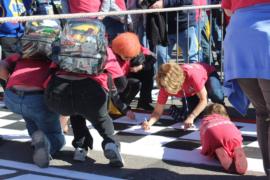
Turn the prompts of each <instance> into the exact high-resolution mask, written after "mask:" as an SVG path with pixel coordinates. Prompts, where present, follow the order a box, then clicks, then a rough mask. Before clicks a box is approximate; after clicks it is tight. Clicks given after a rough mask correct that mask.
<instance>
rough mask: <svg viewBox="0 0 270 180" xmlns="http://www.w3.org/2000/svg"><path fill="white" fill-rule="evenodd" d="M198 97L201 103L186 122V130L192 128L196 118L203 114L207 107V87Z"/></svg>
mask: <svg viewBox="0 0 270 180" xmlns="http://www.w3.org/2000/svg"><path fill="white" fill-rule="evenodd" d="M197 96H198V97H199V103H198V104H197V106H196V107H195V109H194V110H193V111H192V112H191V113H190V114H189V116H188V117H187V118H186V120H185V121H184V126H185V129H186V128H190V127H191V126H192V125H193V122H194V120H195V118H196V117H197V116H198V115H199V114H200V113H201V112H203V110H204V109H205V107H206V106H207V91H206V88H205V86H204V87H203V88H202V89H201V90H200V91H199V92H198V93H197Z"/></svg>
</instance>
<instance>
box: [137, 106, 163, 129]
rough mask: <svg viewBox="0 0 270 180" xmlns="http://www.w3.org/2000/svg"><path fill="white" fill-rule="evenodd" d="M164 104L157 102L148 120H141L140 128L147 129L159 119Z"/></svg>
mask: <svg viewBox="0 0 270 180" xmlns="http://www.w3.org/2000/svg"><path fill="white" fill-rule="evenodd" d="M163 110H164V104H159V103H157V104H156V106H155V109H154V111H153V112H152V114H151V117H150V119H149V120H148V121H145V122H143V124H142V128H143V129H144V130H149V129H150V127H151V126H152V125H153V124H154V123H155V122H157V121H158V120H159V118H160V116H161V115H162V114H163Z"/></svg>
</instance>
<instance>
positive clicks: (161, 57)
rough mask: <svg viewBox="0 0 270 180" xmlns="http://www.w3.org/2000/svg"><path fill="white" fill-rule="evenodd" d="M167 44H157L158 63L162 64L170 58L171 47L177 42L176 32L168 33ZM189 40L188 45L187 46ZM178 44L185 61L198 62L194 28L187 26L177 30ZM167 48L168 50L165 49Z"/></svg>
mask: <svg viewBox="0 0 270 180" xmlns="http://www.w3.org/2000/svg"><path fill="white" fill-rule="evenodd" d="M168 40H169V46H168V48H167V47H163V46H157V47H156V51H157V60H158V64H164V63H167V62H168V59H170V55H171V54H172V51H173V47H174V45H175V44H176V42H177V35H176V34H169V35H168ZM188 41H189V46H188ZM178 45H179V47H181V49H182V51H183V58H184V61H185V63H194V62H198V60H199V57H198V49H199V48H198V40H197V36H196V33H195V28H194V27H193V26H192V27H189V28H188V29H186V30H184V31H181V32H179V34H178ZM167 50H168V51H167Z"/></svg>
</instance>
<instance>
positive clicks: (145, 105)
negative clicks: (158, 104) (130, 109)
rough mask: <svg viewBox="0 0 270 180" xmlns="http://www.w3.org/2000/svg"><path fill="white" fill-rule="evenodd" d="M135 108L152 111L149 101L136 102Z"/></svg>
mask: <svg viewBox="0 0 270 180" xmlns="http://www.w3.org/2000/svg"><path fill="white" fill-rule="evenodd" d="M137 109H144V110H146V111H153V110H154V107H153V106H152V105H150V103H140V102H138V105H137Z"/></svg>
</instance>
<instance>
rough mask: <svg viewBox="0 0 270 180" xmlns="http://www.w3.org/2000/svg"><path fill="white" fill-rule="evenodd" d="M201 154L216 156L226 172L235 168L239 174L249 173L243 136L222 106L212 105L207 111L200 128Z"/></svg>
mask: <svg viewBox="0 0 270 180" xmlns="http://www.w3.org/2000/svg"><path fill="white" fill-rule="evenodd" d="M200 138H201V144H202V151H201V153H202V154H203V155H206V156H210V157H214V156H216V157H217V158H218V160H219V161H220V163H221V165H222V167H223V168H224V169H225V170H226V171H230V170H231V168H233V167H234V168H235V170H236V172H237V173H239V174H245V172H246V171H247V159H246V155H245V152H244V150H243V148H242V147H241V146H242V140H243V138H242V135H241V132H240V131H239V130H238V129H237V127H236V126H235V125H234V123H233V122H231V121H230V119H229V117H228V114H227V112H226V109H225V107H224V106H223V105H221V104H217V103H215V104H211V105H209V106H208V107H207V108H206V110H205V117H204V118H203V119H202V124H201V127H200Z"/></svg>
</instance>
